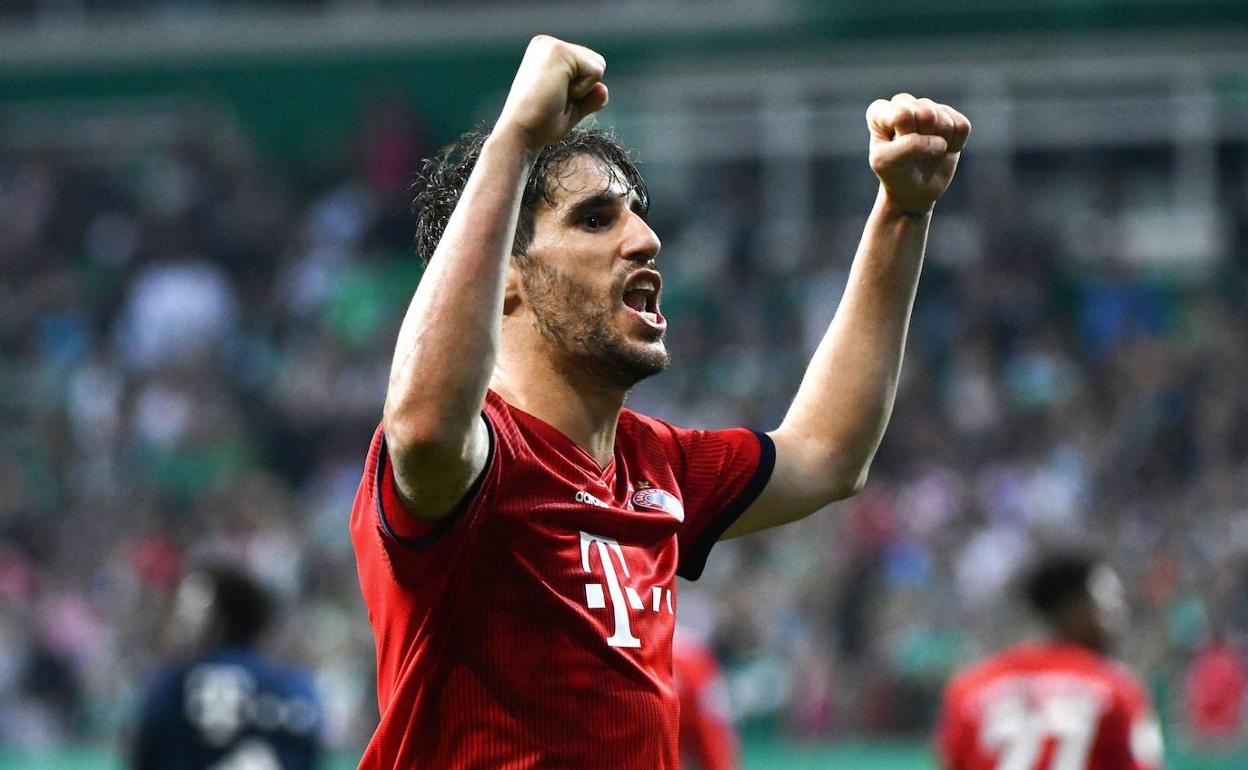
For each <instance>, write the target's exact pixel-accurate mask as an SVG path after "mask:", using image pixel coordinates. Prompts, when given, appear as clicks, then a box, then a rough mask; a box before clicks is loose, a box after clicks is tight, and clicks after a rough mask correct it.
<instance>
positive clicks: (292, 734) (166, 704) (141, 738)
mask: <svg viewBox="0 0 1248 770" xmlns="http://www.w3.org/2000/svg"><path fill="white" fill-rule="evenodd" d="M321 722H322V714H321V706H320V701H319V699H318V698H317V697H316V693H315V691H314V689H313V686H312V681H311V678H310V677H309V676H308V674H307V673H305V672H303V671H299V670H296V669H290V668H282V667H278V666H276V665H274V664H272V663H269V662H268V661H267V660H265V659H264V658H263V657H261V656H259V655H257V654H256V653H254V652H251V651H247V650H242V649H222V650H217V651H215V652H213V653H210V654H208V655H206V656H204V657H203V658H201V659H199V660H196V661H195V662H193V663H190V664H181V665H177V666H173V667H170V668H169V669H166V670H165V671H163V672H161V674H159V675H158V676H157V678H156V680H155V682H153V684H152V686H151V689H150V690H149V691H148V693H147V698H146V700H145V702H144V705H143V711H142V715H141V720H140V724H139V730H138V735H137V740H136V745H135V752H134V765H133V767H134V770H312V768H314V767H315V766H316V764H317V761H318V759H319V754H320V742H321V741H320V736H321Z"/></svg>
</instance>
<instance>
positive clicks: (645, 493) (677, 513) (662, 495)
mask: <svg viewBox="0 0 1248 770" xmlns="http://www.w3.org/2000/svg"><path fill="white" fill-rule="evenodd" d="M633 507H634V508H649V509H650V510H652V511H663V512H664V513H666V514H669V515H671V516H672V517H673V518H675V519H676V521H684V520H685V506H683V505H681V504H680V499H679V498H677V497H676V495H673V494H672V493H671V492H664V491H663V490H662V489H655V488H653V487H651V488H650V489H639V490H637V492H636V493H635V494H634V495H633Z"/></svg>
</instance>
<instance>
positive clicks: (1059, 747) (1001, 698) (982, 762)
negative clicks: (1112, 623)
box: [937, 644, 1162, 770]
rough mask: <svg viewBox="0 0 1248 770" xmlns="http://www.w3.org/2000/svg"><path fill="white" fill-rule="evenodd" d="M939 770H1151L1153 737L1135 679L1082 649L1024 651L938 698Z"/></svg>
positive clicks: (1157, 752)
mask: <svg viewBox="0 0 1248 770" xmlns="http://www.w3.org/2000/svg"><path fill="white" fill-rule="evenodd" d="M937 743H938V749H939V752H940V755H941V759H942V761H943V763H944V766H945V768H946V770H1158V769H1159V768H1160V767H1161V753H1162V751H1161V748H1162V747H1161V730H1160V728H1159V727H1158V724H1157V721H1156V719H1155V718H1154V716H1153V713H1152V710H1151V708H1150V707H1149V703H1148V695H1147V694H1146V693H1145V691H1144V688H1143V687H1142V686H1141V685H1140V683H1139V681H1138V680H1137V679H1136V678H1135V676H1134V675H1133V674H1131V673H1130V672H1129V671H1127V670H1126V669H1125V668H1123V667H1122V666H1120V665H1118V664H1117V663H1115V662H1113V661H1111V660H1109V659H1108V658H1106V657H1104V656H1101V655H1098V654H1096V653H1095V652H1092V651H1091V650H1088V649H1086V648H1084V647H1079V646H1076V645H1072V644H1024V645H1020V646H1018V647H1014V648H1012V649H1009V650H1006V651H1005V652H1002V653H1001V654H999V655H997V656H996V657H994V658H991V659H989V660H987V661H985V662H982V663H979V664H978V665H975V666H973V667H972V668H970V669H969V670H967V671H965V672H963V673H962V674H960V675H959V676H957V677H956V678H955V679H954V680H953V682H952V683H950V685H949V687H948V689H947V690H946V692H945V700H944V704H943V708H942V714H941V721H940V727H939V731H938V734H937Z"/></svg>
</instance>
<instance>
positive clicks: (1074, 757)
mask: <svg viewBox="0 0 1248 770" xmlns="http://www.w3.org/2000/svg"><path fill="white" fill-rule="evenodd" d="M1102 709H1103V706H1102V701H1101V700H1100V699H1099V698H1097V697H1095V696H1093V695H1090V694H1084V693H1079V692H1061V693H1050V694H1047V695H1045V696H1044V697H1043V698H1042V699H1041V700H1039V701H1038V702H1036V701H1033V699H1032V698H1029V697H1027V694H1026V693H1016V692H1011V693H1003V694H1002V695H1000V696H998V697H997V698H994V699H993V700H991V701H989V702H988V704H987V705H986V707H985V709H984V719H983V723H982V724H983V726H982V728H981V733H980V743H981V744H982V745H983V746H984V747H985V748H987V749H989V750H991V751H994V752H996V755H997V768H996V770H1037V768H1036V762H1037V761H1038V760H1039V759H1040V753H1041V752H1042V751H1043V750H1044V745H1045V741H1046V739H1048V738H1053V739H1055V740H1056V742H1057V747H1056V751H1055V752H1054V754H1053V761H1052V763H1051V764H1050V766H1049V767H1048V768H1046V770H1087V766H1088V755H1089V754H1090V753H1091V751H1092V742H1093V740H1094V739H1095V738H1096V728H1097V724H1098V723H1099V722H1100V718H1101V711H1102Z"/></svg>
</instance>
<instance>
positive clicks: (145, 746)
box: [130, 672, 182, 770]
mask: <svg viewBox="0 0 1248 770" xmlns="http://www.w3.org/2000/svg"><path fill="white" fill-rule="evenodd" d="M178 683H179V679H178V677H177V676H175V675H174V674H173V673H171V672H164V673H162V674H161V675H160V676H158V677H157V678H156V680H155V681H153V683H152V684H151V685H149V687H148V690H147V692H146V693H145V694H144V697H143V705H142V707H141V708H140V710H139V718H138V724H137V725H136V728H135V731H134V736H133V740H132V743H131V746H130V766H131V767H132V768H133V770H160V768H161V767H163V766H164V765H165V763H166V761H167V759H168V758H167V757H166V756H165V753H166V752H165V750H164V747H165V745H166V744H167V743H168V742H174V743H176V742H177V740H176V739H177V736H176V735H175V733H177V732H178V730H179V725H178V722H177V715H179V714H181V713H182V708H181V704H180V703H179V702H178Z"/></svg>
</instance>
